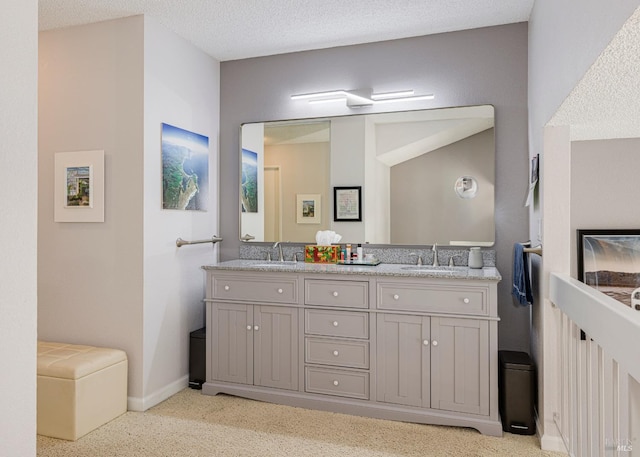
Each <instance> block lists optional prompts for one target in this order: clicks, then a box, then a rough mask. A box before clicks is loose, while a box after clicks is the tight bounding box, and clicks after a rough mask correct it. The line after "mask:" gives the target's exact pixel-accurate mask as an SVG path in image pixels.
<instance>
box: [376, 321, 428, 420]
mask: <svg viewBox="0 0 640 457" xmlns="http://www.w3.org/2000/svg"><path fill="white" fill-rule="evenodd" d="M377 330H378V331H377V333H378V343H377V349H376V351H377V362H378V366H377V375H376V379H377V381H378V388H377V398H378V401H384V402H388V403H397V404H401V405H409V406H419V407H424V408H428V407H429V404H430V380H429V379H430V373H429V372H430V353H429V352H430V344H429V339H430V338H429V318H428V317H422V316H406V315H396V314H379V315H378V318H377Z"/></svg>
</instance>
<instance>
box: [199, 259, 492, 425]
mask: <svg viewBox="0 0 640 457" xmlns="http://www.w3.org/2000/svg"><path fill="white" fill-rule="evenodd" d="M237 262H238V263H239V264H240V265H242V264H241V263H240V262H241V261H237ZM238 263H230V264H229V266H230V269H225V267H224V265H223V266H221V267H215V266H212V267H210V268H207V270H208V271H207V298H206V303H207V380H206V382H205V383H204V384H203V387H202V389H203V393H204V394H207V395H215V394H217V393H227V394H231V395H238V396H241V397H246V398H252V399H255V400H261V401H271V402H276V403H283V404H288V405H292V406H298V407H305V408H313V409H322V410H327V411H334V412H339V413H347V414H359V415H364V416H370V417H376V418H381V419H392V420H402V421H409V422H418V423H425V424H440V425H449V426H463V427H473V428H476V429H477V430H479V431H480V432H482V433H486V434H490V435H494V436H500V435H501V434H502V425H501V423H500V418H499V414H498V382H497V374H498V361H497V347H498V339H497V335H498V329H497V323H498V320H499V319H498V315H497V283H498V281H499V279H500V278H499V276H498V275H497V273H496V274H493V275H491V274H490V272H489V276H490V277H489V278H486V279H485V278H482V277H481V278H475V279H474V278H471V277H469V278H468V279H467V278H460V277H458V278H453V277H424V276H422V277H414V276H408V275H406V274H404V275H403V274H402V272H404V270H401V269H398V271H399V272H400V274H393V273H386V274H385V271H386V270H385V269H383V268H381V269H379V270H377V271H379V272H380V273H374V272H375V271H376V270H371V269H368V270H364V272H363V271H362V270H357V272H354V273H351V274H350V273H349V270H348V269H344V270H340V273H339V274H336V272H335V270H334V269H331V268H330V267H329V268H327V267H326V266H323V265H311V266H309V265H305V264H302V265H300V264H296V266H292V267H287V269H288V270H290V271H287V270H285V271H274V270H273V269H272V270H271V271H268V272H267V271H255V270H252V269H251V268H252V267H250V266H249V267H248V269H246V270H242V269H238V268H237V267H236V265H238ZM254 268H259V267H254ZM274 268H275V267H274ZM281 268H283V269H284V268H285V267H281ZM391 268H392V267H391ZM391 268H389V269H391ZM325 270H328V271H331V273H328V272H327V271H325ZM393 271H395V270H393ZM445 274H446V273H443V276H444V275H445ZM496 276H497V277H496Z"/></svg>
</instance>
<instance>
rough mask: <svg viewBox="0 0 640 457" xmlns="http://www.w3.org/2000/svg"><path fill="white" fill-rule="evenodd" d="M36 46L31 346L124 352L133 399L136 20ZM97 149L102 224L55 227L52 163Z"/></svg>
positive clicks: (138, 363)
mask: <svg viewBox="0 0 640 457" xmlns="http://www.w3.org/2000/svg"><path fill="white" fill-rule="evenodd" d="M39 45H40V57H39V100H38V107H39V126H38V133H39V144H38V152H39V163H38V167H39V183H40V186H39V193H38V216H39V220H38V337H39V338H40V339H43V340H54V341H62V342H68V343H81V344H89V345H97V346H107V347H115V348H119V349H123V350H124V351H125V352H126V353H127V356H128V358H129V396H130V397H139V396H141V395H142V393H143V382H142V365H143V347H142V337H143V335H142V328H143V326H142V322H143V309H142V298H143V296H142V293H143V289H142V283H143V280H144V278H143V263H142V258H143V257H142V256H143V225H142V224H143V207H144V198H143V155H142V151H143V117H144V114H143V95H144V94H143V19H142V17H141V16H137V17H130V18H126V19H122V20H115V21H107V22H101V23H97V24H91V25H87V26H79V27H71V28H66V29H59V30H53V31H48V32H43V33H41V34H40V40H39ZM94 149H102V150H104V155H105V221H104V223H61V222H54V221H53V203H54V202H53V191H54V180H53V169H54V168H53V161H54V154H55V153H56V152H65V151H82V150H94ZM159 186H160V185H159V184H158V187H159Z"/></svg>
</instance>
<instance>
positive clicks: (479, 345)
mask: <svg viewBox="0 0 640 457" xmlns="http://www.w3.org/2000/svg"><path fill="white" fill-rule="evenodd" d="M423 347H425V348H426V346H423ZM430 347H431V408H434V409H440V410H446V411H458V412H461V413H471V414H481V415H488V414H489V363H488V361H489V324H488V322H487V321H483V320H476V319H459V318H444V317H432V318H431V344H430Z"/></svg>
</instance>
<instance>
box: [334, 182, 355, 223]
mask: <svg viewBox="0 0 640 457" xmlns="http://www.w3.org/2000/svg"><path fill="white" fill-rule="evenodd" d="M333 220H334V221H353V222H360V221H362V187H360V186H357V187H334V188H333Z"/></svg>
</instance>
